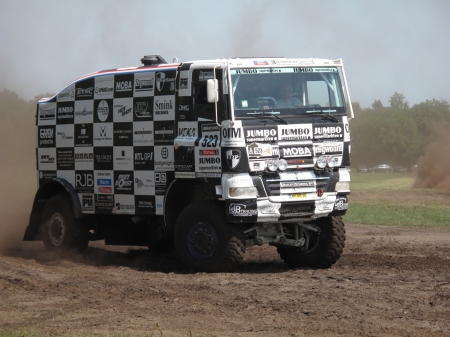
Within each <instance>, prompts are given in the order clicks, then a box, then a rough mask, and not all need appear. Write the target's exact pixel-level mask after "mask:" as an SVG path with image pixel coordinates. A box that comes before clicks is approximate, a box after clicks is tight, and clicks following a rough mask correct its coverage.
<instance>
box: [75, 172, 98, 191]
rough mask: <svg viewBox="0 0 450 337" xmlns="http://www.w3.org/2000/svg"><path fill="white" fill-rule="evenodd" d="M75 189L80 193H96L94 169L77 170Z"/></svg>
mask: <svg viewBox="0 0 450 337" xmlns="http://www.w3.org/2000/svg"><path fill="white" fill-rule="evenodd" d="M75 189H76V191H77V192H78V193H94V175H93V172H92V171H75Z"/></svg>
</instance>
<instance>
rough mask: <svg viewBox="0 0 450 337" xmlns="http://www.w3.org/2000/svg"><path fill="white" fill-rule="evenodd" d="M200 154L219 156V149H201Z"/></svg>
mask: <svg viewBox="0 0 450 337" xmlns="http://www.w3.org/2000/svg"><path fill="white" fill-rule="evenodd" d="M199 154H200V156H217V155H218V154H219V150H210V149H208V150H199Z"/></svg>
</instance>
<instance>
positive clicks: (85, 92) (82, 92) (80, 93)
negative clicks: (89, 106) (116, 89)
mask: <svg viewBox="0 0 450 337" xmlns="http://www.w3.org/2000/svg"><path fill="white" fill-rule="evenodd" d="M93 96H94V88H93V87H88V88H77V89H76V98H77V99H80V98H92V97H93Z"/></svg>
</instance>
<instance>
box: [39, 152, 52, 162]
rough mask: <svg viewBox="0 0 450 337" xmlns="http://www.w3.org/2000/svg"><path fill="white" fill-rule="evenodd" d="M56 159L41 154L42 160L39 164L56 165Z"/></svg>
mask: <svg viewBox="0 0 450 337" xmlns="http://www.w3.org/2000/svg"><path fill="white" fill-rule="evenodd" d="M54 163H55V157H53V156H51V155H48V154H41V158H40V160H39V164H54Z"/></svg>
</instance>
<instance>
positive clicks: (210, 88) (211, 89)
mask: <svg viewBox="0 0 450 337" xmlns="http://www.w3.org/2000/svg"><path fill="white" fill-rule="evenodd" d="M206 97H207V99H208V103H216V102H217V101H218V100H219V81H217V80H216V79H209V80H207V81H206Z"/></svg>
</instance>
